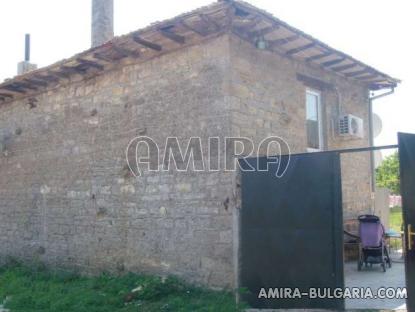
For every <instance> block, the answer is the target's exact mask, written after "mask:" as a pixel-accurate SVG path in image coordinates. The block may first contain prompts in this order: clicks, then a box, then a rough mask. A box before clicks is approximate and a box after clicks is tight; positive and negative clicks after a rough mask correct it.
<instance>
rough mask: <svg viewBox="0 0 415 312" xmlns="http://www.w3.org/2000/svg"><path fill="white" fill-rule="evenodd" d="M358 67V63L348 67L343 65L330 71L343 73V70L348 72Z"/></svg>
mask: <svg viewBox="0 0 415 312" xmlns="http://www.w3.org/2000/svg"><path fill="white" fill-rule="evenodd" d="M357 65H358V64H357V63H352V64H347V65H341V66H336V67H332V68H330V69H331V70H334V71H338V72H341V71H343V70H347V69H350V68H353V67H356V66H357Z"/></svg>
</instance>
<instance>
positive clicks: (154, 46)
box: [133, 36, 163, 51]
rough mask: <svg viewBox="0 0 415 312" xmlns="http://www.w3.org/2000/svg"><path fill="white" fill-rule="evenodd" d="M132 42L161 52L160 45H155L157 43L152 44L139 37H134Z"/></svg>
mask: <svg viewBox="0 0 415 312" xmlns="http://www.w3.org/2000/svg"><path fill="white" fill-rule="evenodd" d="M133 40H134V41H135V42H137V43H138V44H140V45H142V46H145V47H146V48H149V49H152V50H155V51H161V50H162V49H163V48H162V46H161V45H159V44H157V43H153V42H150V41H147V40H144V39H143V38H141V37H139V36H134V37H133Z"/></svg>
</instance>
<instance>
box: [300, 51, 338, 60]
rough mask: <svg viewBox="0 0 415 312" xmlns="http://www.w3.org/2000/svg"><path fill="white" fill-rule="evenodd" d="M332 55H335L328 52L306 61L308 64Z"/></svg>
mask: <svg viewBox="0 0 415 312" xmlns="http://www.w3.org/2000/svg"><path fill="white" fill-rule="evenodd" d="M332 54H333V52H331V51H327V52H324V53H321V54H317V55H313V56H310V57H308V58H306V61H307V62H313V61H317V60H321V59H322V58H325V57H328V56H330V55H332Z"/></svg>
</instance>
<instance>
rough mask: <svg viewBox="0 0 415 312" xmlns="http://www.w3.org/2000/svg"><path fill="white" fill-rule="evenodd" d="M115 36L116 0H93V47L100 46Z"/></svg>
mask: <svg viewBox="0 0 415 312" xmlns="http://www.w3.org/2000/svg"><path fill="white" fill-rule="evenodd" d="M112 37H114V1H113V0H92V28H91V44H92V47H96V46H99V45H101V44H103V43H105V42H107V41H108V40H110V39H111V38H112Z"/></svg>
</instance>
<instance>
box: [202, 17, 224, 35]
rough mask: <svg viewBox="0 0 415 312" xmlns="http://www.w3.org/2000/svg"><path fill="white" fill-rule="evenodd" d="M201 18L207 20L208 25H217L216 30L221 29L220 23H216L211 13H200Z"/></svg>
mask: <svg viewBox="0 0 415 312" xmlns="http://www.w3.org/2000/svg"><path fill="white" fill-rule="evenodd" d="M199 17H200V19H201V20H202V21H203V22H205V23H206V24H208V25H213V27H215V30H216V31H219V30H220V29H221V27H220V25H219V24H218V23H216V21H214V20H213V19H212V18H211V17H210V16H209V15H206V14H199Z"/></svg>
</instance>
